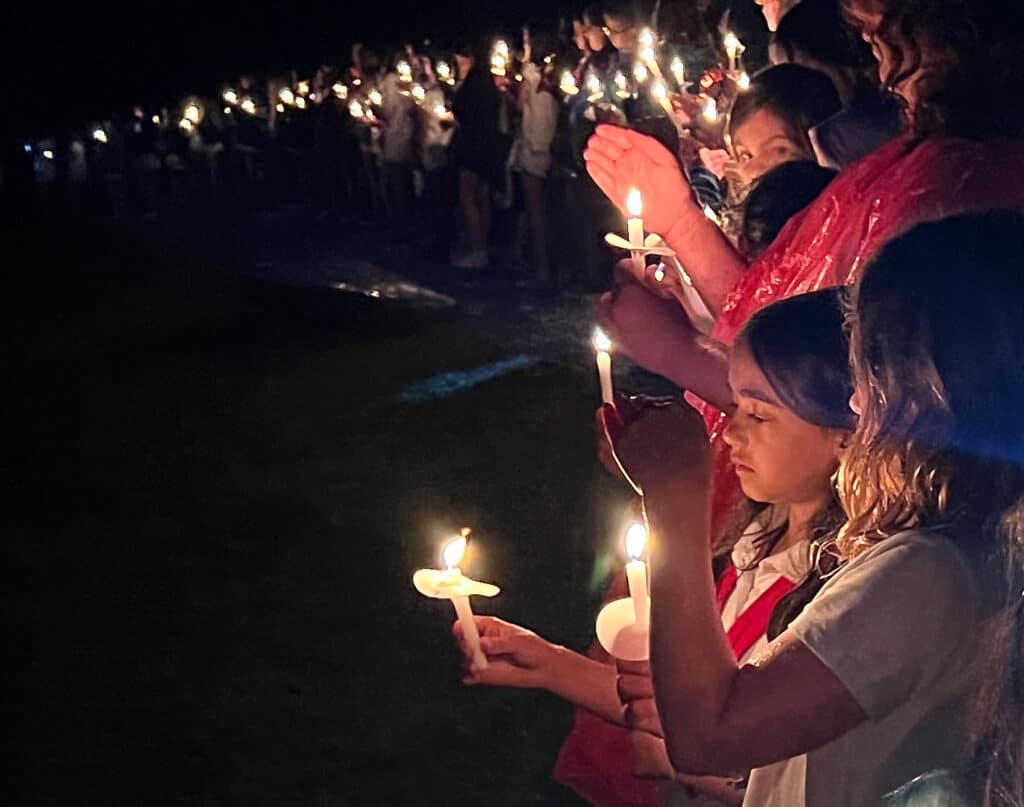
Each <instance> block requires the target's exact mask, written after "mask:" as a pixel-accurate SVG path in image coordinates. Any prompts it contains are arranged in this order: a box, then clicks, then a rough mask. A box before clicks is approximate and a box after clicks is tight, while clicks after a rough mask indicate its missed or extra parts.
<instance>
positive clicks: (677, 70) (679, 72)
mask: <svg viewBox="0 0 1024 807" xmlns="http://www.w3.org/2000/svg"><path fill="white" fill-rule="evenodd" d="M668 69H669V70H670V71H671V72H672V76H673V77H674V78H675V80H676V81H677V82H678V83H679V84H680V85H681V84H682V83H683V79H684V78H685V76H686V66H685V65H684V64H683V60H682V59H680V58H679V57H678V56H676V57H675V58H674V59H673V60H672V64H670V65H669V68H668Z"/></svg>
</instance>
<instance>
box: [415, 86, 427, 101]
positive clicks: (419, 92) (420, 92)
mask: <svg viewBox="0 0 1024 807" xmlns="http://www.w3.org/2000/svg"><path fill="white" fill-rule="evenodd" d="M412 97H413V98H415V99H416V100H417V101H420V102H422V101H423V99H425V98H426V97H427V91H426V90H424V89H423V88H422V87H421V86H420V85H419V84H413V85H412Z"/></svg>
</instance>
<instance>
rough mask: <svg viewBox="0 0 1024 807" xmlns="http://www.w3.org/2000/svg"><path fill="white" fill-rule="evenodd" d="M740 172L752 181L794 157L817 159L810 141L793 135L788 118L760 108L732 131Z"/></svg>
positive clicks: (746, 179)
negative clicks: (785, 120) (798, 140)
mask: <svg viewBox="0 0 1024 807" xmlns="http://www.w3.org/2000/svg"><path fill="white" fill-rule="evenodd" d="M732 154H733V159H734V160H735V161H736V172H737V173H738V174H739V177H740V179H741V181H742V182H743V183H744V184H747V185H750V184H752V183H753V182H756V181H757V180H758V179H760V178H761V177H762V176H764V175H765V174H767V173H768V172H769V171H771V170H772V169H773V168H776V167H778V166H780V165H782V164H783V163H788V162H792V161H794V160H808V159H814V155H813V154H809V153H808V151H807V148H806V145H805V144H803V143H799V142H797V141H795V140H794V139H793V135H792V133H791V132H790V131H789V128H788V127H787V126H786V124H785V122H784V121H783V120H782V119H781V118H780V117H779V116H778V115H776V114H775V113H774V112H772V111H771V110H770V109H759V110H757V112H755V113H754V114H753V115H751V116H750V117H749V118H747V119H746V120H745V121H743V123H741V124H740V125H739V126H737V127H736V129H735V130H734V131H733V133H732Z"/></svg>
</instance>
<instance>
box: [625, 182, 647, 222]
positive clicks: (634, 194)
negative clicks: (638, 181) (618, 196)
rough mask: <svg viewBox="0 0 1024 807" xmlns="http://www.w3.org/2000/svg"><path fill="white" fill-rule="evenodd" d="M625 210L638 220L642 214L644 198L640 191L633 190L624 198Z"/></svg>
mask: <svg viewBox="0 0 1024 807" xmlns="http://www.w3.org/2000/svg"><path fill="white" fill-rule="evenodd" d="M626 210H628V211H629V215H630V216H632V217H633V218H635V219H638V218H640V216H642V215H643V212H644V197H643V196H642V195H641V193H640V191H638V190H637V189H636V188H633V190H631V191H630V192H629V195H628V196H626Z"/></svg>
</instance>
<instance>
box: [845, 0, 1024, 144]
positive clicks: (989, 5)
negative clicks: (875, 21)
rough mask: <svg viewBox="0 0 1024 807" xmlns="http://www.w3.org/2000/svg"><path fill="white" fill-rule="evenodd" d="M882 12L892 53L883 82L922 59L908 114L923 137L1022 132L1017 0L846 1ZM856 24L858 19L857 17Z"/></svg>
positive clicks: (849, 6) (883, 36) (1023, 62)
mask: <svg viewBox="0 0 1024 807" xmlns="http://www.w3.org/2000/svg"><path fill="white" fill-rule="evenodd" d="M841 2H842V4H843V9H844V12H845V13H846V15H847V17H848V18H851V22H852V16H851V14H850V12H851V11H852V10H853V9H861V10H864V11H867V12H869V13H876V14H881V15H882V23H881V25H880V26H879V28H878V30H877V31H876V32H875V36H876V37H877V38H878V39H879V40H880V41H881V42H883V43H885V45H886V46H887V47H888V48H889V49H890V50H891V51H892V52H893V53H894V54H895V64H894V66H893V67H892V69H891V70H889V71H888V75H884V76H881V77H880V78H881V81H882V84H883V86H885V87H886V88H888V89H889V90H895V89H896V88H897V87H898V86H899V85H900V84H901V83H903V82H904V81H906V80H907V79H908V78H909V77H910V76H912V75H913V74H914V73H915V72H917V70H918V69H919V68H920V67H922V65H923V64H924V56H925V50H927V52H928V54H930V55H932V56H933V57H935V56H937V57H938V58H937V60H936V63H935V64H934V65H929V66H926V67H927V75H926V76H925V78H924V79H923V80H922V82H921V84H920V85H919V87H918V99H917V102H916V104H915V108H914V109H913V110H911V111H910V112H911V113H912V114H911V115H910V117H911V120H912V121H913V126H914V129H915V131H916V133H917V134H918V135H919V136H921V137H927V136H935V135H939V136H941V135H945V136H951V137H968V138H972V139H978V140H981V139H987V138H994V137H1007V136H1016V135H1019V134H1021V132H1024V108H1022V107H1021V105H1020V104H1019V103H1017V102H1016V99H1019V98H1021V97H1022V95H1024V49H1022V48H1021V42H1024V15H1022V14H1021V13H1020V6H1019V3H1016V2H1013V0H841ZM853 24H854V25H855V27H856V24H855V23H853Z"/></svg>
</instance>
